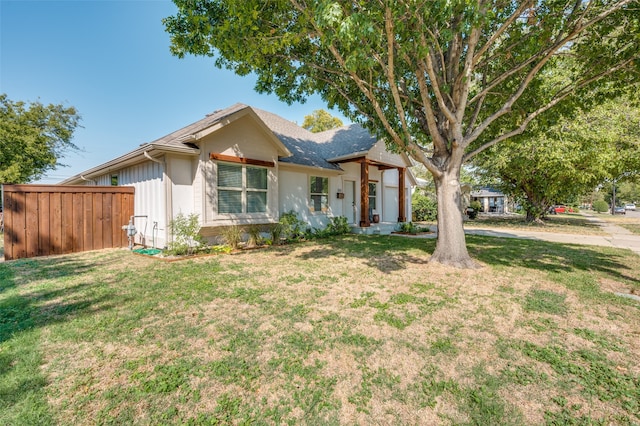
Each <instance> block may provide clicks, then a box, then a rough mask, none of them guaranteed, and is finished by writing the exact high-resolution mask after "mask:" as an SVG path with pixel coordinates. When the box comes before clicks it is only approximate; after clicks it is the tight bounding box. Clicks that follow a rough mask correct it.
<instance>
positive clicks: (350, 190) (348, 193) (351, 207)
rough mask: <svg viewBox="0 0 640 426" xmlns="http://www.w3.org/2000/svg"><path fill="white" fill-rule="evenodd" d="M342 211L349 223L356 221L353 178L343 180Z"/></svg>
mask: <svg viewBox="0 0 640 426" xmlns="http://www.w3.org/2000/svg"><path fill="white" fill-rule="evenodd" d="M342 211H343V213H344V216H345V217H346V218H347V221H348V222H349V224H350V225H353V224H355V223H356V182H355V181H353V180H345V181H344V198H343V199H342Z"/></svg>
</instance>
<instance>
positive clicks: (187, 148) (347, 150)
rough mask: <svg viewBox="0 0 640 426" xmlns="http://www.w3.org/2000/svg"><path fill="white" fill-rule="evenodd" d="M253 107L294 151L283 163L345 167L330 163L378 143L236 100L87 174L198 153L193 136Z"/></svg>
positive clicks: (353, 129) (348, 129)
mask: <svg viewBox="0 0 640 426" xmlns="http://www.w3.org/2000/svg"><path fill="white" fill-rule="evenodd" d="M247 108H251V110H252V111H253V112H254V113H255V114H256V115H257V116H258V118H260V120H262V122H263V123H264V124H265V125H266V126H267V127H268V128H269V130H271V132H273V134H274V135H275V136H276V137H277V138H278V139H279V140H280V141H281V142H282V144H283V145H284V146H285V147H286V148H287V149H288V150H289V151H290V152H291V154H292V155H291V156H289V157H282V158H280V159H279V161H281V162H283V163H290V164H298V165H302V166H309V167H317V168H322V169H327V170H342V169H341V167H340V165H339V164H335V163H331V162H329V161H328V160H332V159H335V158H338V157H344V158H348V157H349V156H351V155H353V156H357V155H362V153H365V152H367V151H369V150H370V149H371V148H372V147H373V145H374V144H375V143H376V139H375V137H373V136H371V134H370V133H369V132H368V131H367V130H365V129H364V128H363V127H361V126H360V125H358V124H352V125H349V126H343V127H340V128H337V129H332V130H327V131H325V132H320V133H312V132H310V131H308V130H306V129H304V128H303V127H300V126H299V125H297V124H296V123H294V122H292V121H289V120H286V119H284V118H282V117H280V116H278V115H276V114H273V113H271V112H268V111H264V110H261V109H257V108H252V107H250V106H248V105H245V104H242V103H237V104H234V105H232V106H230V107H228V108H225V109H222V110H217V111H214V112H213V113H211V114H207V116H206V117H205V118H203V119H201V120H198V121H196V122H195V123H192V124H189V125H188V126H185V127H183V128H181V129H178V130H176V131H175V132H172V133H169V134H168V135H166V136H163V137H161V138H158V139H156V140H154V141H152V142H148V143H144V144H142V145H140V146H139V147H138V148H136V149H135V150H133V151H131V152H129V153H127V154H124V155H123V156H121V157H118V158H115V159H113V160H111V161H109V162H107V163H104V164H101V165H99V166H96V167H94V168H92V169H89V170H87V171H85V172H84V174H90V173H97V172H99V171H101V170H102V169H104V168H105V167H107V166H109V167H111V166H115V165H117V164H118V163H120V162H121V161H124V160H127V161H128V160H130V159H131V158H134V157H137V156H140V155H142V154H143V153H144V152H146V151H147V150H151V149H159V150H169V151H178V152H185V153H191V154H197V153H198V151H199V149H198V147H197V146H196V145H194V144H193V143H192V142H193V139H192V138H190V136H192V135H193V136H195V135H196V134H197V133H199V132H201V131H203V130H206V129H208V128H210V127H211V126H213V125H215V124H216V123H219V122H220V121H222V120H224V119H225V118H227V117H230V116H231V115H233V114H236V113H238V112H241V111H242V110H244V109H247ZM80 176H81V175H80V174H78V175H76V176H74V177H72V178H69V179H66V180H64V181H63V182H62V183H68V182H71V181H74V180H77V179H79V178H80Z"/></svg>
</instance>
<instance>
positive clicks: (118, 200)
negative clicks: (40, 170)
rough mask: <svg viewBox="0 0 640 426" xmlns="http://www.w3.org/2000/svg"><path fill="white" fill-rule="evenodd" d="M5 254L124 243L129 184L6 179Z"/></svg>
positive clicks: (130, 210) (129, 213)
mask: <svg viewBox="0 0 640 426" xmlns="http://www.w3.org/2000/svg"><path fill="white" fill-rule="evenodd" d="M3 192H4V199H3V206H4V207H3V208H4V212H3V214H4V258H5V259H6V260H13V259H20V258H24V257H34V256H46V255H49V254H60V253H72V252H80V251H87V250H97V249H102V248H111V247H124V246H126V245H127V237H126V235H125V231H123V230H122V229H121V227H122V225H126V224H127V223H128V222H129V217H130V216H132V215H133V207H134V206H133V200H134V197H133V193H134V188H133V187H129V186H60V185H4V186H3Z"/></svg>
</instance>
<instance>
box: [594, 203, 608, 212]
mask: <svg viewBox="0 0 640 426" xmlns="http://www.w3.org/2000/svg"><path fill="white" fill-rule="evenodd" d="M593 209H594V210H595V211H597V212H598V213H604V212H606V211H607V210H609V204H607V202H606V201H604V200H596V201H595V202H594V203H593Z"/></svg>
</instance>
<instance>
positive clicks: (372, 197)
mask: <svg viewBox="0 0 640 426" xmlns="http://www.w3.org/2000/svg"><path fill="white" fill-rule="evenodd" d="M377 192H378V184H377V183H376V182H369V208H370V209H371V210H376V209H377V208H378V203H377V200H378V194H377Z"/></svg>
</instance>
